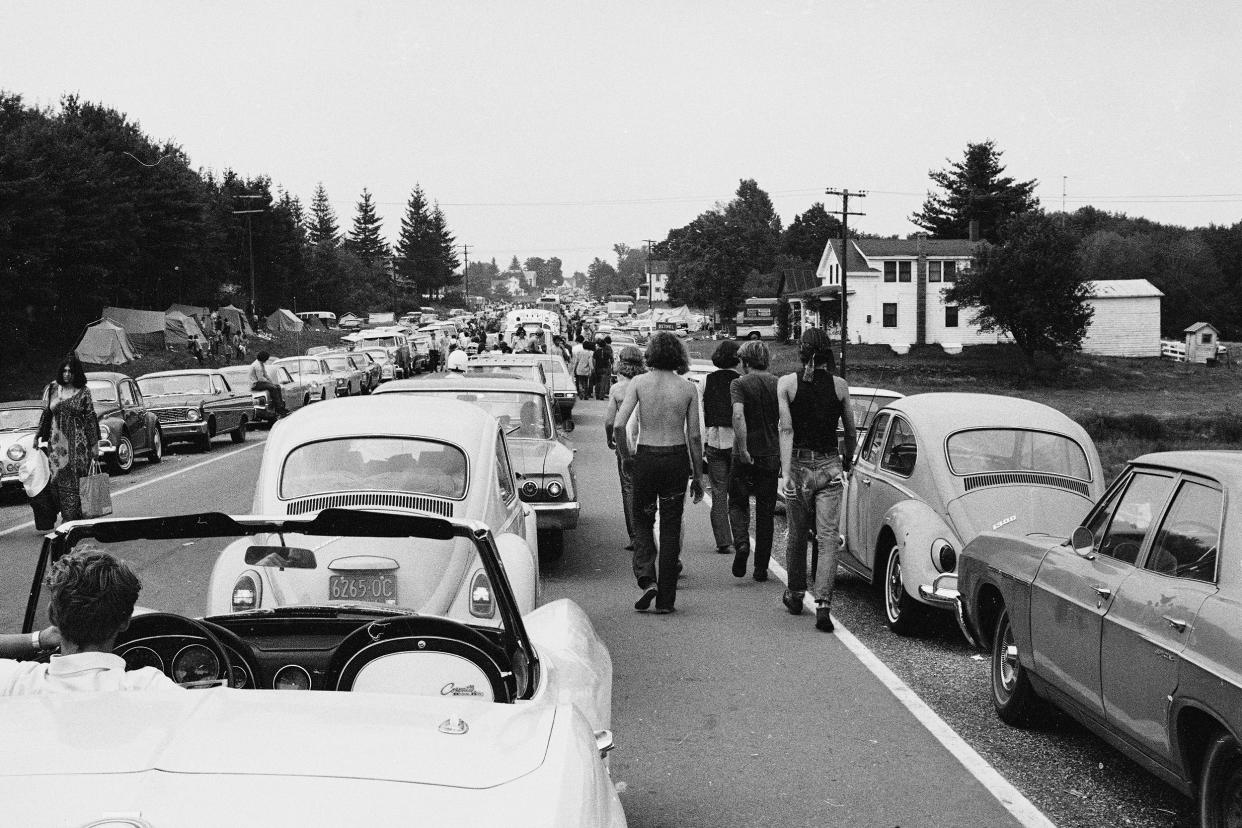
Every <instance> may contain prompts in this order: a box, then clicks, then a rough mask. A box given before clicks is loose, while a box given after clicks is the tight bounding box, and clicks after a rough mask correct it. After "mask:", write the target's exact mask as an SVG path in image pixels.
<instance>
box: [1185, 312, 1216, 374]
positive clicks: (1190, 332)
mask: <svg viewBox="0 0 1242 828" xmlns="http://www.w3.org/2000/svg"><path fill="white" fill-rule="evenodd" d="M1182 333H1184V334H1186V361H1187V362H1197V363H1199V364H1200V365H1206V364H1207V363H1208V362H1215V361H1216V351H1217V346H1218V345H1220V331H1218V330H1216V328H1214V327H1212V325H1211V323H1209V322H1196V323H1195V324H1193V325H1191V326H1190V327H1189V328H1187V329H1186V330H1184V331H1183V332H1182Z"/></svg>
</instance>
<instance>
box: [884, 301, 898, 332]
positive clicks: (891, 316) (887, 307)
mask: <svg viewBox="0 0 1242 828" xmlns="http://www.w3.org/2000/svg"><path fill="white" fill-rule="evenodd" d="M884 327H886V328H895V327H897V303H896V302H885V303H884Z"/></svg>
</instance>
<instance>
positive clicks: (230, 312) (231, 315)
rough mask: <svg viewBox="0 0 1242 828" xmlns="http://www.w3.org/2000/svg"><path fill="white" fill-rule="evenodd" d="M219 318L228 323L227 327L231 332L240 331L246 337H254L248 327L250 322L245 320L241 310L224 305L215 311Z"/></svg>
mask: <svg viewBox="0 0 1242 828" xmlns="http://www.w3.org/2000/svg"><path fill="white" fill-rule="evenodd" d="M216 313H217V314H219V315H220V318H221V319H223V320H225V321H227V322H228V323H229V327H230V328H232V329H233V330H238V329H240V330H241V332H242V333H244V334H246V336H254V328H252V327H250V320H249V319H247V318H246V314H245V313H243V312H242V309H241V308H238V307H234V306H233V305H225V306H224V307H222V308H220V309H218V310H217V311H216Z"/></svg>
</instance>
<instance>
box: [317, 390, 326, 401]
mask: <svg viewBox="0 0 1242 828" xmlns="http://www.w3.org/2000/svg"><path fill="white" fill-rule="evenodd" d="M327 399H328V389H326V388H320V389H319V401H320V402H325V401H326V400H327Z"/></svg>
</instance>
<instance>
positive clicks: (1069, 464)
mask: <svg viewBox="0 0 1242 828" xmlns="http://www.w3.org/2000/svg"><path fill="white" fill-rule="evenodd" d="M1103 477H1104V475H1103V471H1102V470H1101V467H1100V459H1099V455H1098V454H1097V453H1096V449H1095V444H1094V443H1092V442H1091V438H1090V437H1088V436H1087V433H1086V432H1085V431H1083V429H1082V427H1081V426H1079V425H1078V424H1077V423H1075V422H1074V421H1073V420H1071V419H1070V418H1069V417H1067V416H1065V415H1064V414H1062V413H1061V412H1059V411H1056V410H1055V409H1052V408H1049V407H1048V406H1046V405H1041V404H1039V403H1036V402H1031V401H1029V400H1021V399H1017V398H1014V397H1001V396H994V395H990V394H915V395H914V396H910V397H905V398H902V399H899V400H895V401H893V402H890V403H889V404H888V406H887V407H885V408H883V409H881V410H880V411H879V413H878V414H876V415H875V419H874V424H873V425H872V428H871V430H870V433H869V434H868V435H867V439H866V440H865V441H864V443H863V445H862V447H861V449H860V450H859V452H858V456H857V458H856V460H855V462H854V468H853V470H852V471H851V473H850V478H849V485H848V488H847V490H846V492H845V521H844V523H845V527H844V534H845V548H844V550H843V554H841V555H840V557H839V562H840V564H841V565H842V566H844V567H845V568H846V569H848V570H850V571H851V572H854V573H856V574H858V575H860V576H862V577H864V578H866V579H868V580H870V581H871V582H873V583H878V584H881V585H882V592H883V595H884V612H885V617H886V620H887V621H888V626H889V628H890V629H892V630H893V631H894V632H896V633H899V634H909V633H911V632H913V631H914V630H916V629H918V627H919V622H920V619H921V617H922V616H923V614H924V613H925V612H926V611H927V609H928V608H929V607H938V608H942V609H952V608H954V607H955V606H956V598H957V556H958V553H959V552H960V551H961V550H962V547H963V546H965V544H967V543H969V542H970V541H971V540H973V539H974V538H975V537H976V536H978V535H979V534H980V533H981V532H985V531H988V530H992V531H997V530H1002V529H1003V530H1004V532H1005V533H1006V534H1010V535H1015V536H1019V537H1021V536H1023V535H1026V534H1027V533H1029V532H1032V531H1043V532H1049V531H1051V532H1056V531H1060V532H1061V534H1063V535H1064V534H1067V533H1068V532H1069V531H1070V530H1072V529H1073V527H1075V526H1077V525H1078V522H1079V521H1081V520H1082V517H1083V515H1085V514H1086V512H1087V510H1088V509H1089V508H1090V506H1091V503H1092V502H1093V501H1094V499H1095V498H1096V497H1098V496H1099V494H1100V493H1101V492H1102V491H1103V489H1104V482H1103Z"/></svg>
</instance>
